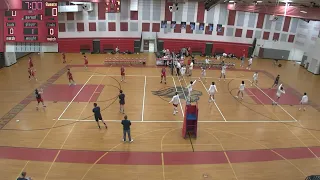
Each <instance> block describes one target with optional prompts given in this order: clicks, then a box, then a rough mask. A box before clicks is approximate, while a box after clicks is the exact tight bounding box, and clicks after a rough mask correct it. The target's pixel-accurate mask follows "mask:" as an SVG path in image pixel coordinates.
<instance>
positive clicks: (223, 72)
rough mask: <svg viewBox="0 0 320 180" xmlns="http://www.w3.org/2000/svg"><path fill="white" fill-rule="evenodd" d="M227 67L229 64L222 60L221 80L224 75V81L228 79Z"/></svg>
mask: <svg viewBox="0 0 320 180" xmlns="http://www.w3.org/2000/svg"><path fill="white" fill-rule="evenodd" d="M226 69H227V66H226V65H225V64H224V62H222V67H221V74H220V78H219V81H220V80H221V78H222V76H223V78H224V81H226Z"/></svg>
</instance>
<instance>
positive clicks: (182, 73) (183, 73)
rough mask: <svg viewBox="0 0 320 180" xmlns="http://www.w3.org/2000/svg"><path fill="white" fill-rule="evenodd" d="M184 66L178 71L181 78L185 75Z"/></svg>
mask: <svg viewBox="0 0 320 180" xmlns="http://www.w3.org/2000/svg"><path fill="white" fill-rule="evenodd" d="M186 70H187V69H186V66H182V67H181V69H180V73H181V76H184V75H185V74H186Z"/></svg>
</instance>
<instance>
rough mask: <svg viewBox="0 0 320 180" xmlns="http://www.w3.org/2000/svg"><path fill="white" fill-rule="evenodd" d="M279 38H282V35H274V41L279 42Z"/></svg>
mask: <svg viewBox="0 0 320 180" xmlns="http://www.w3.org/2000/svg"><path fill="white" fill-rule="evenodd" d="M279 37H280V33H274V34H273V40H274V41H278V40H279Z"/></svg>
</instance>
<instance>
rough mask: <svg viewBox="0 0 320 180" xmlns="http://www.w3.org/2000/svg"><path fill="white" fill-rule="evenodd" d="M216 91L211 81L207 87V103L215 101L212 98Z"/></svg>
mask: <svg viewBox="0 0 320 180" xmlns="http://www.w3.org/2000/svg"><path fill="white" fill-rule="evenodd" d="M216 92H218V90H217V86H216V85H215V83H214V82H212V84H211V85H210V87H209V89H208V93H209V103H210V102H211V101H213V102H214V101H215V100H214V94H215V93H216Z"/></svg>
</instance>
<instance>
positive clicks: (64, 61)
mask: <svg viewBox="0 0 320 180" xmlns="http://www.w3.org/2000/svg"><path fill="white" fill-rule="evenodd" d="M62 59H63V64H64V63H66V62H67V61H66V54H65V53H62Z"/></svg>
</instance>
